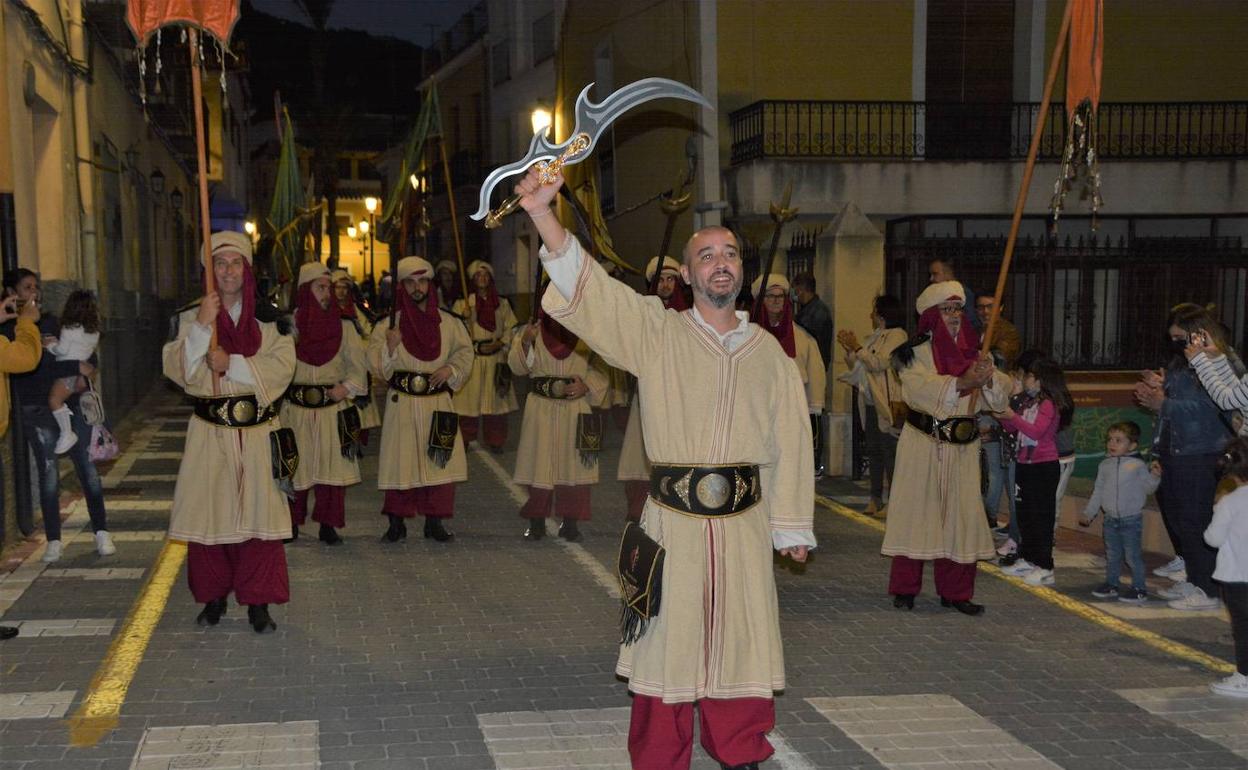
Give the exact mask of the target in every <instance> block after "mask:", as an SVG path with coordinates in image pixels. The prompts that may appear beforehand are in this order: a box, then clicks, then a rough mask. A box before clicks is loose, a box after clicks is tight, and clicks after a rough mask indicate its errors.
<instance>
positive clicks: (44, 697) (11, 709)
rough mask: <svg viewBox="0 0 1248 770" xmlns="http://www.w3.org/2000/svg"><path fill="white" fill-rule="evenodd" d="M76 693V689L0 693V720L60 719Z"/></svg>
mask: <svg viewBox="0 0 1248 770" xmlns="http://www.w3.org/2000/svg"><path fill="white" fill-rule="evenodd" d="M77 695H78V691H77V690H49V691H43V692H6V693H0V722H2V721H6V720H9V719H60V718H61V717H63V716H65V712H66V711H68V710H69V707H70V705H72V704H73V702H74V698H75V697H77Z"/></svg>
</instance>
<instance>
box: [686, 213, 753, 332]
mask: <svg viewBox="0 0 1248 770" xmlns="http://www.w3.org/2000/svg"><path fill="white" fill-rule="evenodd" d="M682 256H683V257H684V264H682V265H681V266H680V276H681V278H683V279H684V280H685V283H687V284H689V285H690V286H692V287H693V301H694V304H695V305H702V304H704V303H705V305H707V306H708V307H714V308H718V309H721V310H722V309H723V308H730V307H731V306H732V303H733V302H735V301H736V299H737V294H738V293H739V292H740V291H741V249H740V242H739V241H738V240H737V236H736V235H735V234H734V233H733V232H732V231H731V230H729V229H728V228H726V227H720V226H718V225H715V226H713V227H704V228H702V229H701V230H699V231H697V232H696V233H694V234H693V235H692V236H691V237H690V238H689V241H688V242H687V243H686V244H685V249H684V252H683V253H682ZM702 312H705V311H702Z"/></svg>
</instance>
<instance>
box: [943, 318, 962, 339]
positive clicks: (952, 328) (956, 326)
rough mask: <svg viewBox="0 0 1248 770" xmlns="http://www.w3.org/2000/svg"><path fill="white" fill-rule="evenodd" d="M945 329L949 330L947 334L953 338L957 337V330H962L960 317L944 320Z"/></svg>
mask: <svg viewBox="0 0 1248 770" xmlns="http://www.w3.org/2000/svg"><path fill="white" fill-rule="evenodd" d="M945 330H946V331H948V332H949V336H950V337H953V338H954V339H955V340H956V339H957V338H958V332H960V331H962V319H961V318H959V319H957V320H956V321H945Z"/></svg>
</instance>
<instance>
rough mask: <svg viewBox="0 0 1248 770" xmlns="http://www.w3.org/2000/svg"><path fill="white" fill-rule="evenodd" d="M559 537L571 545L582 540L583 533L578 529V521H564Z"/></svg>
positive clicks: (560, 525)
mask: <svg viewBox="0 0 1248 770" xmlns="http://www.w3.org/2000/svg"><path fill="white" fill-rule="evenodd" d="M559 537H561V538H563V539H564V540H567V541H568V542H569V543H575V542H576V541H577V540H580V539H581V531H580V530H579V529H577V528H576V519H564V520H563V521H562V522H561V523H560V524H559Z"/></svg>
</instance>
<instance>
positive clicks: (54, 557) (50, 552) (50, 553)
mask: <svg viewBox="0 0 1248 770" xmlns="http://www.w3.org/2000/svg"><path fill="white" fill-rule="evenodd" d="M64 551H65V546H63V545H61V541H60V540H49V541H48V547H47V548H45V549H44V551H43V560H44V561H45V562H47V563H48V564H51V563H52V562H54V561H60V560H61V554H62V553H64Z"/></svg>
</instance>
